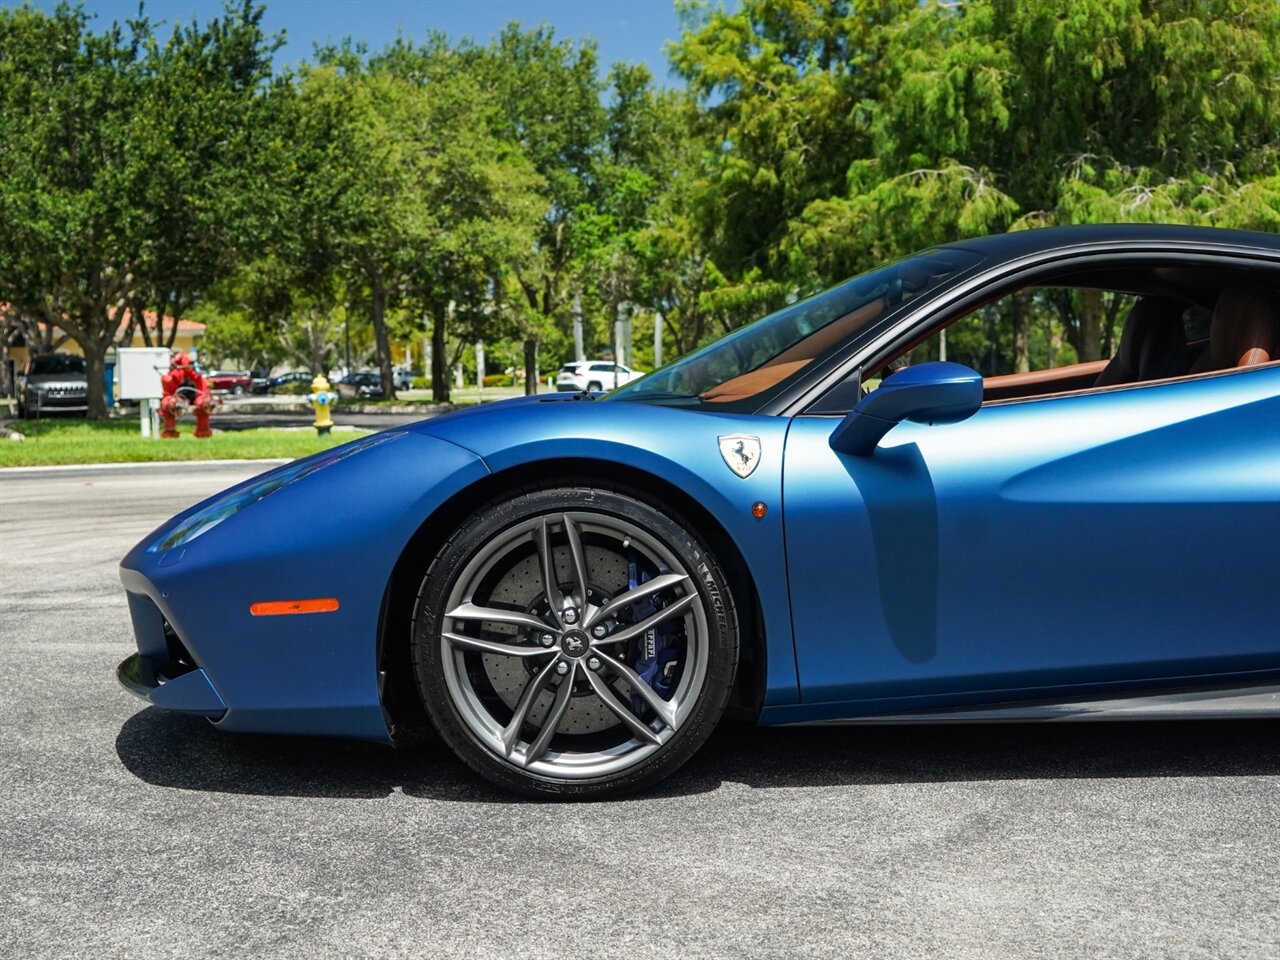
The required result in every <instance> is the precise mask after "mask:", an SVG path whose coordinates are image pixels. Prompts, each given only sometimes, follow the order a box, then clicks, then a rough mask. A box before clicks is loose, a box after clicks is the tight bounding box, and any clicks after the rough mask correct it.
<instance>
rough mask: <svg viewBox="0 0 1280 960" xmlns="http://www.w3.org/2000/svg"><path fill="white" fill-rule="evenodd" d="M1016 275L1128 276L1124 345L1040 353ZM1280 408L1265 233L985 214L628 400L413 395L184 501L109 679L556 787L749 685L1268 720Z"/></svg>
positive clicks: (1271, 265) (647, 778) (818, 702)
mask: <svg viewBox="0 0 1280 960" xmlns="http://www.w3.org/2000/svg"><path fill="white" fill-rule="evenodd" d="M1015 303H1016V304H1018V305H1019V308H1020V309H1024V310H1026V311H1029V312H1030V311H1034V312H1033V313H1031V315H1032V316H1038V317H1045V318H1047V317H1053V318H1055V319H1056V321H1057V322H1062V323H1064V324H1066V323H1071V324H1073V325H1076V326H1074V329H1080V328H1079V326H1078V324H1080V322H1081V321H1082V320H1084V319H1087V318H1088V317H1094V318H1096V313H1090V312H1089V311H1091V310H1097V308H1098V306H1099V304H1113V305H1118V307H1117V313H1116V316H1117V320H1118V321H1119V324H1118V325H1119V326H1120V328H1121V330H1122V332H1121V334H1120V337H1119V345H1118V348H1117V349H1116V350H1115V355H1114V356H1112V357H1110V358H1104V359H1101V360H1089V361H1083V362H1077V355H1076V354H1075V353H1074V352H1069V351H1066V350H1065V349H1064V350H1062V351H1060V352H1059V353H1057V354H1056V355H1052V354H1038V355H1036V357H1035V358H1034V365H1035V366H1037V367H1040V369H1034V370H1032V371H1031V372H1017V368H1018V367H1020V366H1025V363H1016V362H1014V358H1015V353H1014V351H1013V349H1012V347H1013V344H1012V342H1011V338H1010V337H1008V336H1007V334H1008V331H1009V326H1007V325H1006V324H1008V323H1009V322H1010V321H1007V320H1006V321H1004V322H1003V323H996V322H994V321H993V319H992V318H993V317H995V318H999V317H1006V318H1008V317H1012V315H1013V309H1012V308H1013V305H1014V304H1015ZM1206 314H1207V315H1208V319H1209V323H1208V336H1207V337H1204V336H1202V335H1201V334H1200V333H1199V332H1198V329H1197V325H1198V323H1199V322H1200V318H1201V317H1203V316H1204V315H1206ZM1068 329H1072V327H1069V328H1068ZM948 331H949V332H950V334H951V336H949V337H947V338H946V339H945V340H944V339H943V334H944V333H946V332H948ZM944 348H945V349H946V350H947V354H948V356H949V357H950V358H951V359H949V360H946V361H941V360H939V359H937V358H938V357H939V355H940V354H941V353H942V351H943V349H944ZM1090 352H1092V351H1090ZM957 357H963V358H965V359H966V360H967V363H958V362H956V358H957ZM1046 357H1048V358H1049V359H1047V360H1046V359H1045V358H1046ZM1010 368H1012V370H1013V372H1011V370H1010ZM1277 424H1280V237H1277V236H1276V235H1275V234H1270V233H1250V232H1244V231H1234V230H1230V231H1229V230H1213V229H1205V228H1196V227H1170V226H1158V225H1136V224H1135V225H1105V226H1091V227H1055V228H1047V229H1040V230H1025V231H1017V232H1013V233H1007V234H1002V235H999V236H993V237H987V238H981V239H971V240H964V241H961V242H958V243H956V244H953V245H946V246H940V247H934V248H931V249H929V250H926V251H924V252H922V253H920V254H917V255H915V256H911V257H906V258H904V259H902V260H899V261H896V262H894V263H892V264H889V265H887V266H884V267H881V268H879V269H876V270H872V271H870V272H868V273H866V274H863V275H861V276H858V277H855V278H853V279H852V280H848V281H846V282H844V283H842V284H840V285H838V286H836V287H833V288H832V289H830V290H828V291H826V292H824V293H820V294H818V295H817V296H814V297H810V298H808V299H806V300H802V301H800V302H798V303H794V304H791V305H789V306H787V307H785V308H783V309H782V310H780V311H778V312H777V313H775V314H772V315H771V316H769V317H766V318H764V319H762V320H758V321H756V322H755V323H752V324H749V325H746V326H744V327H741V328H740V329H738V330H736V331H735V332H733V333H732V334H730V335H729V336H727V337H726V338H724V339H722V340H720V341H718V342H716V343H714V344H711V345H709V346H707V347H704V348H702V349H701V350H697V351H695V352H693V353H690V354H689V355H687V356H685V357H683V358H682V359H680V360H677V361H675V362H674V363H672V364H670V365H669V366H666V367H664V368H663V369H662V370H660V371H658V372H656V373H654V374H652V375H651V376H649V377H646V378H645V379H644V380H640V381H637V382H635V383H632V384H629V385H627V386H625V387H623V388H621V389H620V390H617V391H615V392H613V393H611V394H609V395H607V396H604V397H598V396H596V395H593V394H586V395H582V394H579V395H571V394H560V393H556V394H551V395H542V396H536V397H526V398H521V399H516V400H508V401H506V402H503V403H496V404H492V405H488V406H482V407H478V408H474V409H471V410H465V411H461V412H458V413H455V414H450V415H448V416H442V417H437V418H435V419H430V420H422V421H420V422H418V423H414V424H410V425H406V426H402V427H396V428H393V429H391V430H387V431H384V432H382V433H378V434H375V435H372V436H368V437H363V438H360V439H358V440H356V441H354V442H353V443H349V444H346V445H344V446H341V447H338V448H336V449H334V450H331V451H327V452H324V453H320V454H317V455H316V456H314V457H311V458H308V459H305V460H298V461H295V462H293V463H290V464H288V465H285V466H282V467H279V468H277V469H276V470H274V471H272V472H270V473H267V474H263V475H261V476H258V477H255V478H253V479H251V480H248V481H245V482H244V483H242V484H240V485H239V486H236V487H233V488H231V489H230V490H228V491H227V492H226V493H224V494H222V495H221V496H216V497H213V498H211V499H210V500H208V501H206V502H205V503H204V504H202V505H200V506H197V507H195V508H192V509H189V510H186V511H184V512H183V513H181V514H179V515H178V516H177V517H175V518H174V519H173V520H171V521H170V522H169V523H167V524H165V525H162V526H161V527H160V528H159V529H158V530H156V531H155V532H154V533H153V534H151V535H149V536H148V537H147V538H146V539H144V540H143V541H142V542H140V543H139V544H138V545H137V546H136V547H134V549H133V550H132V551H131V552H130V553H129V555H128V556H127V557H125V559H124V562H123V563H122V565H121V577H122V580H123V582H124V586H125V589H126V590H127V591H128V595H129V610H130V614H131V616H132V618H133V624H134V634H135V636H136V641H137V652H136V653H134V654H133V655H132V656H130V657H129V658H128V659H127V660H125V661H124V663H122V664H121V666H120V668H119V676H120V678H121V680H122V682H123V683H124V685H125V686H126V687H128V688H129V689H130V690H132V691H134V692H135V693H137V694H138V695H140V696H142V697H144V698H145V699H146V700H148V701H149V702H151V703H153V704H156V705H158V706H162V707H167V708H169V709H173V710H179V711H183V712H185V713H187V714H196V715H202V716H205V717H208V718H209V719H211V720H213V721H215V722H216V723H217V725H218V727H219V728H220V729H222V730H227V731H254V732H262V733H290V734H298V733H309V734H318V735H333V734H341V735H345V736H350V737H360V738H365V739H369V740H381V741H384V742H395V741H396V740H397V739H399V738H401V737H402V736H404V737H408V736H410V735H412V733H413V728H414V724H415V722H417V723H430V724H431V725H432V726H433V727H434V729H435V730H436V731H437V732H438V734H439V735H440V737H441V739H442V741H443V742H444V743H445V744H446V745H447V746H448V747H450V748H451V749H452V750H453V751H454V752H455V753H456V755H457V756H458V757H460V758H461V759H462V761H463V762H465V763H466V764H467V765H469V766H470V767H471V768H472V769H473V770H475V771H476V772H477V773H478V774H480V775H482V776H484V777H487V778H489V779H490V780H492V781H493V782H495V783H498V784H500V785H502V786H504V787H506V788H508V789H512V790H515V791H519V792H521V793H525V794H530V795H534V796H542V797H547V798H568V797H578V798H581V797H588V796H600V795H604V794H616V793H619V792H623V791H629V790H636V789H639V788H642V787H644V786H646V785H651V784H653V783H655V782H657V781H658V780H660V779H661V778H663V777H665V776H667V775H669V774H670V773H672V771H674V770H676V769H677V768H678V767H679V766H680V765H681V764H683V763H685V762H686V761H688V760H689V758H690V757H692V756H693V755H694V754H695V752H696V751H697V750H698V748H699V747H700V746H701V745H702V744H703V743H704V742H705V741H706V739H707V737H708V736H709V735H710V734H711V732H712V731H713V730H714V729H715V727H716V725H717V723H718V722H719V720H720V718H721V716H722V714H723V713H724V711H725V709H726V706H727V705H728V704H729V703H730V702H732V703H733V704H734V707H735V708H736V712H738V713H739V714H743V713H745V714H747V715H748V716H752V717H754V718H755V720H756V722H758V723H760V724H763V725H793V724H831V723H841V724H848V723H941V722H957V721H974V722H991V721H998V720H1017V721H1032V720H1043V721H1049V722H1054V723H1061V722H1063V721H1074V720H1099V719H1126V718H1141V719H1154V718H1160V719H1176V718H1223V717H1246V716H1248V717H1264V716H1266V717H1280V694H1278V693H1277V691H1278V690H1280V686H1278V684H1280V629H1277V624H1280V589H1277V582H1276V573H1277V571H1278V570H1280V482H1278V481H1277V465H1280V430H1278V429H1277ZM784 493H785V496H784ZM336 504H340V505H342V509H334V506H335V505H336ZM336 550H340V551H341V556H342V565H341V570H340V571H337V572H334V571H333V570H330V569H325V568H323V565H321V567H320V568H318V567H317V564H316V562H315V558H316V557H325V556H332V555H333V554H334V552H335V551H336ZM299 614H301V615H299ZM317 638H323V656H319V655H317ZM171 729H172V730H177V729H179V728H177V727H174V728H171ZM182 729H185V728H182ZM165 735H166V736H167V735H168V734H165ZM1169 735H1170V736H1171V737H1174V736H1176V733H1174V732H1172V731H1170V734H1169ZM719 762H720V763H721V764H723V763H724V760H723V757H721V759H720V760H719ZM742 762H743V763H744V764H746V763H749V762H750V760H749V758H747V759H744V760H743V761H742ZM1011 762H1012V763H1014V764H1015V765H1016V759H1015V760H1012V761H1011ZM722 772H724V771H717V776H719V775H720V773H722ZM726 775H727V776H729V777H732V776H733V773H732V772H731V771H730V772H727V773H726ZM676 793H677V794H678V793H679V791H678V790H677V791H676Z"/></svg>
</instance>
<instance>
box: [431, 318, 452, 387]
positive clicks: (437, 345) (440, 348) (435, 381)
mask: <svg viewBox="0 0 1280 960" xmlns="http://www.w3.org/2000/svg"><path fill="white" fill-rule="evenodd" d="M446 322H447V311H446V308H444V307H438V308H437V309H436V310H435V312H434V318H433V320H432V323H431V399H432V400H434V401H435V402H436V403H448V402H449V371H448V369H447V364H448V357H446V356H445V353H446V352H447V347H446V339H445V333H446V329H445V323H446Z"/></svg>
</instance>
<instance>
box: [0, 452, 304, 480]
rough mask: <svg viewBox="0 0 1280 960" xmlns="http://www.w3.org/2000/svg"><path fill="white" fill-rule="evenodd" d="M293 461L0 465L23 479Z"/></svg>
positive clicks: (3, 472)
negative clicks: (67, 474)
mask: <svg viewBox="0 0 1280 960" xmlns="http://www.w3.org/2000/svg"><path fill="white" fill-rule="evenodd" d="M290 462H292V460H291V458H289V457H271V458H267V459H263V460H243V459H241V460H137V461H130V462H128V463H59V464H52V465H50V466H46V467H0V480H21V479H23V478H25V477H47V476H50V475H53V476H57V475H58V474H60V473H122V472H127V471H130V470H141V471H143V472H148V471H151V472H169V473H198V472H200V471H201V470H207V469H208V468H209V467H218V466H234V467H247V466H251V465H252V466H260V467H262V469H263V470H267V469H268V468H270V467H275V466H280V465H281V464H285V463H290Z"/></svg>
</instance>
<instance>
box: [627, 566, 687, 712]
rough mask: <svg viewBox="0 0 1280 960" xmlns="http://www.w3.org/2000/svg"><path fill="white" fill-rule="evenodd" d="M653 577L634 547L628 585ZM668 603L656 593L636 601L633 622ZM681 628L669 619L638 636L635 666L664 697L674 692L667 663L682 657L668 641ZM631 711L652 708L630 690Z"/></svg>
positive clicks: (628, 572)
mask: <svg viewBox="0 0 1280 960" xmlns="http://www.w3.org/2000/svg"><path fill="white" fill-rule="evenodd" d="M651 579H653V576H652V574H650V573H649V571H648V570H643V569H641V568H640V566H639V564H638V563H637V560H636V554H635V552H634V551H632V552H629V553H628V555H627V589H628V590H634V589H635V588H636V587H638V586H639V585H640V584H642V583H645V582H647V581H649V580H651ZM665 606H666V604H665V603H663V602H662V601H661V600H659V599H658V598H657V597H656V596H654V595H653V594H650V595H649V596H647V597H645V598H643V599H641V600H638V601H636V602H635V603H634V604H632V606H631V612H632V623H640V622H641V621H643V620H647V619H649V617H652V616H653V615H654V614H656V613H657V612H658V611H659V610H661V609H662V608H663V607H665ZM677 629H679V626H678V621H677V622H672V621H666V622H664V623H660V624H658V625H657V626H656V627H650V628H649V629H648V630H646V631H645V632H644V633H642V634H641V635H640V636H639V637H637V638H636V645H635V647H634V657H635V659H634V660H633V661H632V664H631V666H632V668H633V669H634V670H635V672H636V673H638V674H639V675H640V679H642V680H643V681H644V682H645V683H647V684H648V685H649V686H650V687H652V688H653V689H654V691H655V692H656V693H657V694H658V696H660V697H662V698H663V699H664V700H665V699H667V698H668V697H669V696H671V687H672V686H673V685H674V683H675V668H674V667H672V668H670V669H668V664H673V663H675V662H676V661H677V660H678V659H680V651H679V650H678V649H677V648H676V647H674V646H671V644H670V643H669V641H670V640H671V637H672V635H673V634H674V633H675V632H676V630H677ZM631 712H632V713H634V714H635V715H636V716H638V717H641V718H646V717H649V716H652V714H653V710H652V709H651V708H650V707H649V705H648V704H647V703H645V702H644V700H643V699H642V698H641V697H640V695H639V694H637V693H634V692H633V693H632V694H631Z"/></svg>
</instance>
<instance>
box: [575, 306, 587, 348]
mask: <svg viewBox="0 0 1280 960" xmlns="http://www.w3.org/2000/svg"><path fill="white" fill-rule="evenodd" d="M573 359H575V360H577V361H578V363H582V362H583V361H584V360H586V359H587V352H586V351H585V350H583V349H582V294H580V293H575V294H574V295H573Z"/></svg>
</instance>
